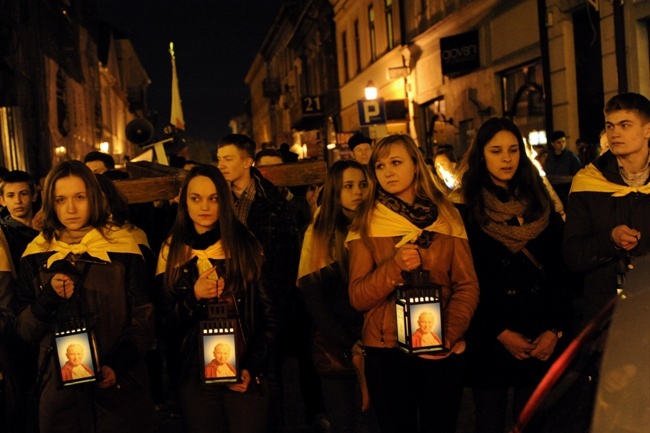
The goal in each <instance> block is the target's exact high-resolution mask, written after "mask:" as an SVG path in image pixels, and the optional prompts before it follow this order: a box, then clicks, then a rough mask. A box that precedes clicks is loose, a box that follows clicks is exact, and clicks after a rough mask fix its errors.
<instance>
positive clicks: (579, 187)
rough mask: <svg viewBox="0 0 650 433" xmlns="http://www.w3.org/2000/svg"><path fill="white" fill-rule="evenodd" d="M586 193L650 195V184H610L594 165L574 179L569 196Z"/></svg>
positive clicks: (578, 173) (580, 172)
mask: <svg viewBox="0 0 650 433" xmlns="http://www.w3.org/2000/svg"><path fill="white" fill-rule="evenodd" d="M586 191H587V192H607V193H612V197H624V196H626V195H628V194H630V193H632V192H635V193H637V192H638V193H641V194H650V184H646V185H643V186H639V187H636V186H627V185H620V184H618V183H614V182H610V181H609V180H607V179H605V176H603V174H602V173H601V172H600V170H598V169H597V168H596V166H595V165H594V164H593V163H592V164H589V165H587V166H586V167H585V168H583V169H581V170H580V171H578V172H577V173H576V175H575V176H574V177H573V182H572V183H571V191H570V192H569V194H571V193H574V192H586Z"/></svg>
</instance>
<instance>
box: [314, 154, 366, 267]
mask: <svg viewBox="0 0 650 433" xmlns="http://www.w3.org/2000/svg"><path fill="white" fill-rule="evenodd" d="M349 168H351V169H354V170H359V171H361V172H362V173H363V176H364V177H365V178H366V181H367V180H368V174H367V172H366V169H365V168H364V167H363V165H361V164H359V163H358V162H356V161H353V160H339V161H337V162H335V163H334V164H332V166H331V167H330V169H329V172H328V174H327V180H326V181H325V184H324V186H323V193H322V196H321V197H322V201H321V205H320V211H319V213H318V215H317V216H316V218H315V219H314V227H313V236H314V237H313V244H312V261H313V264H316V265H318V264H320V263H322V261H323V260H324V259H332V260H333V261H334V262H338V263H339V266H340V267H341V270H342V275H343V276H344V278H346V279H347V275H348V273H347V250H346V248H345V238H346V237H347V235H348V226H349V225H350V220H349V219H348V217H347V216H346V215H345V214H344V213H343V207H342V206H341V190H342V188H343V173H344V172H345V170H347V169H349Z"/></svg>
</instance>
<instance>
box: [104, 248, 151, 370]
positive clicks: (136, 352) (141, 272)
mask: <svg viewBox="0 0 650 433" xmlns="http://www.w3.org/2000/svg"><path fill="white" fill-rule="evenodd" d="M123 256H124V257H125V260H124V262H125V263H124V264H125V266H126V267H127V271H126V272H127V281H126V283H127V286H126V291H127V302H128V305H127V308H129V310H130V311H129V317H130V320H129V323H127V325H126V327H125V328H123V329H122V334H121V336H120V339H119V341H118V342H117V344H116V346H115V348H114V349H113V350H112V351H111V353H110V355H109V356H107V357H106V359H105V362H104V363H105V364H106V365H109V366H110V367H111V368H112V369H113V370H114V371H115V374H116V375H117V376H118V377H119V376H120V375H121V374H122V373H124V372H125V371H126V370H128V369H129V368H131V367H133V366H134V365H136V364H137V363H138V362H139V360H140V359H141V358H142V357H144V355H145V354H146V353H147V351H148V350H149V349H150V348H151V345H152V344H153V341H154V335H155V331H154V326H155V325H154V309H153V304H152V303H151V302H150V300H149V294H148V288H149V286H150V285H151V278H150V277H149V275H150V274H149V273H147V267H146V265H145V262H144V259H143V258H142V257H141V256H138V255H135V254H124V255H123Z"/></svg>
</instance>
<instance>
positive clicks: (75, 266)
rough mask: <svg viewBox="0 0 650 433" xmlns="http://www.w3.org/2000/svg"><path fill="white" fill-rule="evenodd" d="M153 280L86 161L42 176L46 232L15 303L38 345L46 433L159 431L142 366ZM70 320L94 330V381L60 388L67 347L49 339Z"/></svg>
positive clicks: (31, 250) (28, 260)
mask: <svg viewBox="0 0 650 433" xmlns="http://www.w3.org/2000/svg"><path fill="white" fill-rule="evenodd" d="M149 282H150V281H149V278H148V274H147V270H146V267H145V263H144V260H143V258H142V254H141V253H140V249H139V247H138V244H137V243H136V241H135V240H134V238H133V236H131V234H130V233H129V232H128V231H127V230H124V229H120V228H119V227H116V226H115V225H114V224H112V223H111V222H110V220H109V214H108V212H107V211H106V206H105V203H104V200H103V199H102V193H101V190H100V188H99V184H98V183H97V179H96V178H95V176H94V175H93V173H92V172H91V171H90V169H89V168H88V167H86V166H85V165H84V164H83V163H82V162H80V161H65V162H62V163H60V164H59V165H57V166H56V167H54V168H53V169H52V171H51V172H50V173H49V175H48V176H47V179H46V180H45V189H44V195H43V232H42V233H41V234H40V235H39V236H37V237H36V238H35V239H34V241H32V242H31V243H30V244H29V245H28V246H27V249H26V250H25V253H24V255H23V258H22V260H21V263H20V273H19V281H18V289H17V293H16V302H15V309H16V312H17V319H16V330H17V332H18V335H19V336H20V337H21V338H22V339H23V340H25V341H27V342H39V343H40V354H39V365H40V367H39V369H40V371H41V372H42V374H43V377H42V381H41V382H40V383H39V385H40V407H39V415H40V417H39V421H40V430H41V431H42V432H44V433H45V432H47V433H52V432H66V433H67V432H79V433H88V432H96V431H101V432H134V433H135V432H152V431H153V405H152V403H151V400H150V398H149V395H148V381H147V372H146V369H145V366H144V363H143V362H142V357H143V355H144V354H145V352H146V351H147V349H148V348H149V347H150V345H151V343H152V341H153V335H154V332H153V308H152V305H151V303H150V302H149V300H148V296H147V288H148V286H149ZM70 318H75V319H77V320H79V319H83V320H84V321H85V323H86V325H87V327H88V328H89V329H92V330H93V332H94V335H95V341H96V346H97V355H98V357H97V361H98V365H96V368H97V371H95V373H96V382H95V383H85V384H77V385H74V386H68V387H62V386H61V385H62V382H61V379H60V377H59V373H58V372H57V365H56V362H55V361H56V360H55V357H56V356H59V355H61V353H62V352H63V353H64V352H65V350H66V349H65V347H63V348H58V353H57V350H53V347H54V346H53V343H54V338H53V337H54V332H55V329H56V328H57V327H60V326H61V325H65V324H66V323H67V322H68V321H69V320H70ZM84 356H85V358H84V359H83V363H84V364H87V363H89V362H90V360H91V358H90V354H89V353H85V354H84ZM59 358H61V356H59ZM59 363H60V364H61V366H63V364H65V362H61V360H59Z"/></svg>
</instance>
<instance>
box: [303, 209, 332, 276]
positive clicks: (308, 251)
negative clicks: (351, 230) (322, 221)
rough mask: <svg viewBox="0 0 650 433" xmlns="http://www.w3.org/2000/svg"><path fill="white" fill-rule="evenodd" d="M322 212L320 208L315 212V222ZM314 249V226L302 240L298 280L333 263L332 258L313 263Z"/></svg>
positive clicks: (308, 229) (324, 258) (310, 226)
mask: <svg viewBox="0 0 650 433" xmlns="http://www.w3.org/2000/svg"><path fill="white" fill-rule="evenodd" d="M319 212H320V207H319V208H318V209H316V212H314V218H313V219H314V221H316V217H317V216H318V214H319ZM313 248H314V224H313V223H312V224H310V225H309V227H307V231H306V232H305V236H304V237H303V240H302V251H301V252H300V264H299V265H298V280H300V279H301V278H302V277H304V276H305V275H309V274H313V273H314V272H316V271H317V270H319V269H323V268H324V267H326V266H327V265H329V264H330V263H332V262H333V260H332V257H331V256H327V257H323V258H322V260H321V262H320V263H316V264H314V263H313V261H314V260H313V259H312V254H313Z"/></svg>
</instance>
